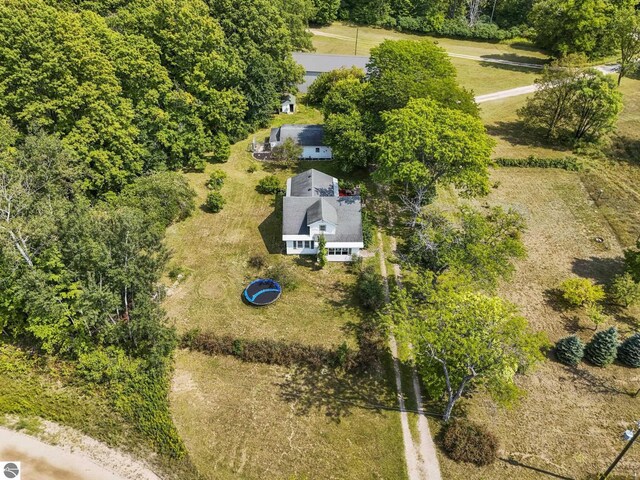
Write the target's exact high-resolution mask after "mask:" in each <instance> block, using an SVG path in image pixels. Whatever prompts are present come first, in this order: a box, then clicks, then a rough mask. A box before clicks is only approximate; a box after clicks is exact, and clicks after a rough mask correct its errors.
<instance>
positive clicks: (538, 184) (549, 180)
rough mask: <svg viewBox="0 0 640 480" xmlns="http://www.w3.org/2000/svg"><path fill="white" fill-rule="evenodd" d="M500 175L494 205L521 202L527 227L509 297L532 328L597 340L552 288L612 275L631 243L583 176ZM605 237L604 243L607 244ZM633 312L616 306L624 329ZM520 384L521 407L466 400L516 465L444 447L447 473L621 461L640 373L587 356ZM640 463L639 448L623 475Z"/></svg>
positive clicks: (566, 472)
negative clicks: (463, 458)
mask: <svg viewBox="0 0 640 480" xmlns="http://www.w3.org/2000/svg"><path fill="white" fill-rule="evenodd" d="M492 180H493V181H498V182H499V184H500V186H499V187H498V188H497V189H494V190H493V191H492V193H491V194H490V196H489V197H488V199H486V204H489V205H502V206H504V207H512V208H514V209H516V210H518V211H519V212H520V213H522V214H523V215H524V217H525V219H526V221H527V225H528V229H527V232H526V233H525V235H524V242H525V244H526V247H527V250H528V257H527V258H526V259H524V260H522V261H521V262H519V264H518V265H517V270H516V273H515V276H514V278H513V280H512V281H510V282H508V283H507V284H505V285H504V286H503V287H502V288H501V292H500V293H501V295H502V296H504V297H505V298H507V299H508V300H510V301H512V302H514V303H515V304H517V305H518V306H519V307H520V309H521V311H522V312H523V313H524V315H525V316H526V317H527V318H528V320H529V322H530V324H531V326H532V327H533V328H534V329H536V330H542V331H545V332H547V333H548V335H549V337H550V339H551V340H552V341H556V340H558V339H559V338H562V337H564V336H567V335H569V334H572V333H577V334H578V335H579V336H580V337H581V338H583V339H584V340H586V339H588V338H590V336H591V335H592V334H593V326H592V325H591V324H590V323H589V322H588V321H587V320H586V319H585V318H584V317H583V316H582V315H579V316H576V315H574V314H573V313H572V312H565V311H563V310H561V309H560V308H559V307H558V306H557V302H556V301H555V299H556V297H555V295H554V293H553V292H552V289H553V288H555V287H556V286H557V285H558V283H559V282H560V281H561V280H563V279H565V278H567V277H568V276H570V275H579V276H585V277H589V278H594V279H596V280H598V281H606V280H608V279H609V278H611V276H612V275H614V274H615V273H617V272H618V271H619V268H620V263H619V258H620V255H621V252H622V249H621V247H620V245H619V243H618V242H617V239H616V236H615V234H614V232H613V231H612V230H611V229H610V227H609V224H608V223H607V221H606V220H605V219H604V218H603V217H602V216H601V214H600V212H599V211H598V209H597V207H596V206H595V205H594V203H593V202H592V201H591V200H590V198H589V196H588V194H587V192H586V189H585V188H584V186H583V185H582V183H581V182H580V177H579V175H578V174H576V173H572V172H564V171H558V170H542V169H517V168H504V169H500V170H496V171H494V172H493V173H492ZM479 203H485V201H482V202H479ZM596 237H599V238H601V239H602V240H604V241H603V242H602V243H599V242H598V241H596V240H595V239H596ZM610 313H614V314H616V312H610ZM627 315H628V314H627V313H626V312H617V319H616V321H615V323H617V325H618V327H619V328H620V330H621V331H622V332H624V334H625V335H626V334H628V333H630V332H631V331H632V330H635V329H637V328H638V323H637V322H636V321H635V320H633V319H630V318H629V317H628V316H627ZM521 386H522V387H523V388H524V389H525V390H526V391H527V392H528V394H527V396H526V397H525V398H524V400H523V401H522V403H521V404H520V405H519V406H518V407H516V408H514V409H512V410H503V409H497V408H496V407H495V406H494V405H493V403H492V402H491V401H490V400H489V399H487V398H484V397H483V396H476V397H474V398H473V399H471V400H469V401H466V402H465V404H464V405H463V408H464V409H465V410H466V412H467V415H468V417H469V418H470V419H472V420H474V421H478V422H480V423H482V424H485V425H488V426H490V430H491V431H493V432H494V433H495V434H496V435H497V436H498V437H499V439H500V442H501V446H502V449H503V451H501V452H500V457H501V458H502V459H505V460H509V459H510V460H511V461H512V463H508V462H507V461H498V462H496V463H495V464H494V465H492V466H488V467H482V468H478V467H472V466H469V465H462V464H456V463H454V462H452V461H451V460H449V459H448V458H447V457H446V456H444V455H442V456H441V458H440V459H441V462H442V467H443V473H444V476H445V478H467V479H469V480H475V479H478V480H480V479H488V478H491V479H495V480H500V479H505V480H506V479H512V478H518V479H538V478H543V477H542V475H541V473H540V472H539V471H536V470H532V469H531V468H537V469H542V470H546V471H549V472H552V473H555V474H558V475H563V476H566V477H569V478H576V479H579V478H584V476H585V475H586V474H588V473H595V472H597V471H602V470H604V468H605V467H606V466H607V465H608V463H609V462H611V461H612V460H613V458H614V457H615V455H616V454H617V452H618V451H619V450H620V449H621V448H622V446H623V442H622V441H621V440H620V438H621V437H620V435H621V433H622V432H623V431H624V429H625V428H627V427H628V426H630V424H631V422H633V421H634V420H636V419H637V403H638V400H637V399H636V398H632V396H631V395H630V393H632V392H635V391H636V390H637V389H638V388H639V387H640V374H639V373H638V372H637V371H634V370H632V369H628V368H624V367H621V366H618V365H612V366H610V367H608V368H606V369H600V368H596V367H592V366H589V365H587V364H585V363H582V364H580V365H579V366H578V368H576V369H573V368H569V367H566V366H564V365H561V364H559V363H557V362H555V361H554V360H553V359H550V360H549V361H547V362H546V363H545V364H544V365H542V367H541V368H539V369H538V370H537V371H535V372H534V373H532V374H530V375H527V376H525V377H523V378H522V379H521ZM518 464H521V465H518ZM529 467H531V468H529ZM638 469H640V450H638V449H635V450H632V451H631V452H630V453H629V455H628V456H627V457H626V459H625V460H624V462H622V463H621V464H620V465H619V467H618V470H617V473H620V474H627V475H631V474H632V473H634V472H637V471H638Z"/></svg>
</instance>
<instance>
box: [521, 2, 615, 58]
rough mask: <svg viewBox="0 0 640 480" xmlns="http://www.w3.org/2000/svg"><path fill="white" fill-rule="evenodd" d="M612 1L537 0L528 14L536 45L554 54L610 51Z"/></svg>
mask: <svg viewBox="0 0 640 480" xmlns="http://www.w3.org/2000/svg"><path fill="white" fill-rule="evenodd" d="M613 14H614V6H613V3H612V2H610V1H608V0H538V1H537V2H536V3H534V5H533V9H532V10H531V14H530V16H529V19H530V22H531V24H532V26H533V28H534V29H535V31H536V43H537V45H538V46H540V47H542V48H544V49H547V50H549V51H550V52H552V53H553V54H554V55H558V56H563V55H568V54H570V53H584V54H585V55H587V56H588V57H589V58H599V57H602V56H605V55H607V54H609V53H611V52H612V49H613V43H612V32H611V28H612V24H611V19H612V18H613Z"/></svg>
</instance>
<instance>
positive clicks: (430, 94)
mask: <svg viewBox="0 0 640 480" xmlns="http://www.w3.org/2000/svg"><path fill="white" fill-rule="evenodd" d="M455 77H456V70H455V68H454V66H453V64H452V63H451V60H449V57H448V56H447V53H446V52H445V51H444V49H442V48H441V47H439V46H437V45H436V44H435V43H433V42H431V41H429V40H423V41H420V42H414V41H409V40H400V41H390V40H385V41H384V42H382V43H381V44H380V45H378V46H377V47H375V48H373V49H371V58H370V61H369V64H368V65H367V79H368V81H369V83H370V88H369V89H368V94H367V96H368V109H369V110H370V111H372V112H381V111H386V110H393V109H396V108H402V107H404V106H405V105H406V104H407V102H408V101H409V99H410V98H431V99H433V100H435V101H436V102H438V103H440V104H441V105H444V106H447V107H449V108H453V109H457V110H462V111H464V112H466V113H469V114H477V112H478V109H477V106H476V104H475V102H474V100H473V95H472V94H471V93H470V92H468V91H467V90H465V89H463V88H461V87H460V86H459V85H458V84H457V82H456V78H455Z"/></svg>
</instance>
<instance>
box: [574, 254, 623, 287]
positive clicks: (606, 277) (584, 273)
mask: <svg viewBox="0 0 640 480" xmlns="http://www.w3.org/2000/svg"><path fill="white" fill-rule="evenodd" d="M623 268H624V261H623V259H622V257H616V258H602V257H594V256H592V257H589V258H574V259H573V262H572V265H571V271H572V272H573V273H575V274H576V275H578V276H580V277H584V278H591V279H593V280H595V281H597V282H599V283H607V282H609V281H611V279H613V277H615V276H616V275H617V274H619V273H621V272H622V270H623Z"/></svg>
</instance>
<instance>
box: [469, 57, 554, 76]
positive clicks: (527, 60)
mask: <svg viewBox="0 0 640 480" xmlns="http://www.w3.org/2000/svg"><path fill="white" fill-rule="evenodd" d="M480 57H481V58H486V59H487V60H505V61H507V62H516V63H526V64H529V65H538V66H539V67H540V68H537V67H529V68H528V69H527V70H526V71H527V72H531V71H534V72H536V71H537V72H542V67H544V66H545V65H546V64H547V63H548V62H547V61H546V60H544V59H542V58H538V57H533V56H531V55H523V54H517V53H495V54H489V55H480ZM493 65H502V66H504V67H510V66H512V65H508V64H500V63H494V64H493ZM515 66H519V65H515ZM520 68H522V67H520Z"/></svg>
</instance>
